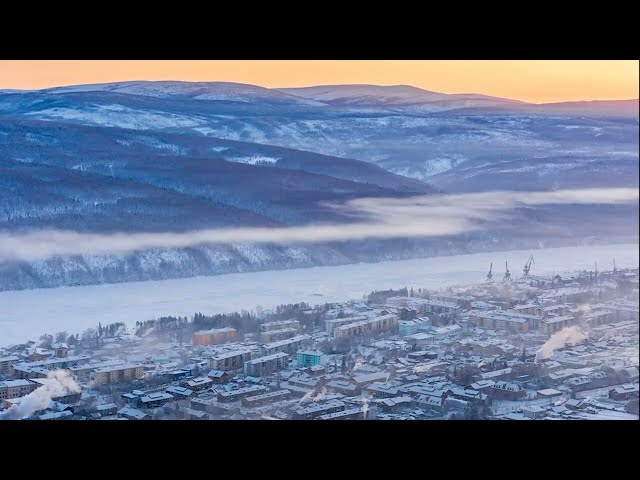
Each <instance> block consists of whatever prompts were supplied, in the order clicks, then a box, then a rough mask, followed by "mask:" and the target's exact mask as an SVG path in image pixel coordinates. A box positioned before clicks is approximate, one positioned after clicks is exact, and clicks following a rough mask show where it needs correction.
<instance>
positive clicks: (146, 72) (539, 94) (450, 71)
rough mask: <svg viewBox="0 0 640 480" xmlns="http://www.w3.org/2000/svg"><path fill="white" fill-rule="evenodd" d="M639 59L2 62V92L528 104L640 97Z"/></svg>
mask: <svg viewBox="0 0 640 480" xmlns="http://www.w3.org/2000/svg"><path fill="white" fill-rule="evenodd" d="M638 68H639V62H638V61H637V60H354V61H352V60H0V89H3V88H6V89H11V88H17V89H40V88H48V87H54V86H61V85H75V84H84V83H102V82H117V81H126V80H186V81H228V82H240V83H250V84H253V85H261V86H264V87H301V86H310V85H322V84H325V85H327V84H345V83H368V84H376V85H413V86H416V87H420V88H424V89H426V90H432V91H435V92H442V93H482V94H485V95H493V96H497V97H505V98H514V99H518V100H524V101H528V102H535V103H540V102H559V101H571V100H595V99H598V100H618V99H630V98H638Z"/></svg>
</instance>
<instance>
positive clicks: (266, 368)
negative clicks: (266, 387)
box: [244, 352, 289, 377]
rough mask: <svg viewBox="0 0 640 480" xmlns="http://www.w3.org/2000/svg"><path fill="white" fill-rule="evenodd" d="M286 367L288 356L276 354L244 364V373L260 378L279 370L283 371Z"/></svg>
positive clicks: (281, 353)
mask: <svg viewBox="0 0 640 480" xmlns="http://www.w3.org/2000/svg"><path fill="white" fill-rule="evenodd" d="M288 366H289V355H288V354H286V353H284V352H277V353H273V354H271V355H266V356H264V357H258V358H254V359H253V360H249V361H248V362H245V364H244V373H245V374H246V375H253V376H257V377H260V376H262V375H270V374H272V373H275V372H277V371H279V370H285V369H286V368H287V367H288Z"/></svg>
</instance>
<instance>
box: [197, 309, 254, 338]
mask: <svg viewBox="0 0 640 480" xmlns="http://www.w3.org/2000/svg"><path fill="white" fill-rule="evenodd" d="M193 325H194V327H196V329H197V330H200V329H209V328H224V327H231V328H235V329H236V330H239V331H241V332H243V333H254V332H259V331H260V322H259V321H258V318H257V316H256V314H255V313H252V312H248V311H246V310H242V311H241V312H239V313H238V312H234V313H219V314H216V315H203V314H202V313H200V312H198V313H196V314H195V315H194V316H193Z"/></svg>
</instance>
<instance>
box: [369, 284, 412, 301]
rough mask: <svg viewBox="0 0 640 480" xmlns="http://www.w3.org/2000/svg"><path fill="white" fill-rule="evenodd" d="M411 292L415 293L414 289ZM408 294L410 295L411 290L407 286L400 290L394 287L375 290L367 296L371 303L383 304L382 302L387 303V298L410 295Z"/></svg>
mask: <svg viewBox="0 0 640 480" xmlns="http://www.w3.org/2000/svg"><path fill="white" fill-rule="evenodd" d="M411 293H413V291H412V292H411ZM408 296H409V290H408V289H407V287H404V288H401V289H399V290H393V289H390V290H374V291H373V292H371V293H370V294H369V295H368V296H367V300H368V301H369V302H370V303H376V304H381V303H386V301H387V298H390V297H408Z"/></svg>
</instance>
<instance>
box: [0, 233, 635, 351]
mask: <svg viewBox="0 0 640 480" xmlns="http://www.w3.org/2000/svg"><path fill="white" fill-rule="evenodd" d="M530 254H533V256H534V258H535V263H534V265H533V267H532V269H531V273H532V274H540V275H543V274H551V273H552V272H554V271H555V272H556V273H563V272H570V271H577V270H582V269H593V267H594V262H597V263H598V269H599V270H605V269H607V270H610V269H611V268H612V267H613V259H614V258H615V260H616V264H617V266H618V267H619V268H626V267H633V268H637V267H638V245H636V244H625V245H604V246H577V247H565V248H545V249H538V250H512V251H506V252H490V253H477V254H471V255H456V256H449V257H434V258H425V259H417V260H402V261H391V262H380V263H363V264H355V265H341V266H336V267H314V268H301V269H295V270H279V271H266V272H251V273H234V274H228V275H218V276H212V277H195V278H184V279H176V280H162V281H148V282H131V283H120V284H109V285H91V286H84V287H62V288H47V289H37V290H23V291H10V292H0V345H7V344H12V343H16V342H23V341H26V340H28V339H34V338H37V337H39V336H40V335H42V334H43V333H52V334H53V333H56V332H59V331H67V332H73V333H77V332H81V331H83V330H85V329H87V328H91V327H95V326H97V325H98V322H100V323H102V324H103V325H105V324H109V323H114V322H120V321H122V322H125V323H126V324H128V325H131V324H135V322H136V321H138V320H149V319H152V318H157V317H159V316H163V315H181V316H184V315H187V316H191V315H193V313H194V312H202V313H205V314H213V313H224V312H233V311H239V310H241V309H246V310H253V309H255V307H256V306H257V305H260V306H261V307H263V308H271V307H274V306H276V305H278V304H282V303H297V302H302V301H304V302H307V303H310V304H321V303H325V302H335V301H344V300H349V299H358V298H362V296H363V295H364V294H366V293H369V292H371V291H372V290H383V289H388V288H400V287H404V286H408V287H414V288H418V287H422V288H425V287H426V288H428V289H438V288H444V287H448V286H450V285H465V284H472V283H478V282H482V281H484V279H485V276H486V273H487V270H488V267H489V263H490V262H493V267H494V268H493V271H494V278H495V279H496V280H500V279H501V278H502V275H503V274H504V262H505V261H508V262H509V268H510V270H511V272H512V276H519V275H521V274H522V266H523V265H524V263H525V262H526V260H527V258H528V257H529V255H530Z"/></svg>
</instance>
